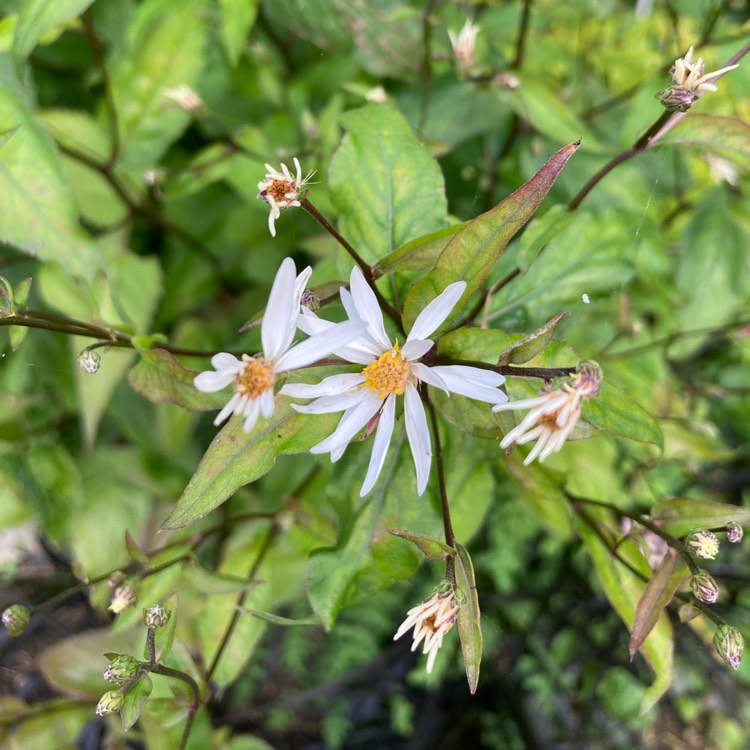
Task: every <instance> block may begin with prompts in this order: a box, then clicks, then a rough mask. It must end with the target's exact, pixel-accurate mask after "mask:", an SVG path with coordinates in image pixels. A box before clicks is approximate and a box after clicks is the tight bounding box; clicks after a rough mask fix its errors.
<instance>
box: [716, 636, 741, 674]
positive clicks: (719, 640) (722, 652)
mask: <svg viewBox="0 0 750 750" xmlns="http://www.w3.org/2000/svg"><path fill="white" fill-rule="evenodd" d="M714 646H715V648H716V651H717V653H718V654H719V656H720V657H721V658H722V659H724V661H725V662H726V663H727V664H728V665H729V666H730V667H731V668H732V669H737V667H739V666H740V662H741V661H742V652H743V651H744V650H745V639H744V638H743V637H742V633H740V631H739V630H737V628H733V627H732V626H731V625H719V627H718V628H716V631H715V632H714Z"/></svg>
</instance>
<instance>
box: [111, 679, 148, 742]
mask: <svg viewBox="0 0 750 750" xmlns="http://www.w3.org/2000/svg"><path fill="white" fill-rule="evenodd" d="M153 689H154V684H153V683H152V682H151V678H150V677H149V676H148V675H147V674H144V675H143V677H141V679H140V680H138V682H136V683H135V685H133V687H131V688H130V690H128V692H127V693H125V702H124V703H123V704H122V708H121V709H120V712H119V713H120V719H121V720H122V729H123V731H125V732H127V731H128V729H130V728H131V727H132V726H133V724H135V722H136V721H138V717H139V716H140V715H141V711H142V710H143V706H144V704H145V703H146V701H147V700H148V697H149V696H150V695H151V691H152V690H153Z"/></svg>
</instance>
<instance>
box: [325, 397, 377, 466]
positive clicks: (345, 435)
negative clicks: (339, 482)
mask: <svg viewBox="0 0 750 750" xmlns="http://www.w3.org/2000/svg"><path fill="white" fill-rule="evenodd" d="M379 408H380V401H378V399H377V396H372V397H371V398H365V399H363V400H362V401H360V402H359V403H358V404H357V405H356V406H353V407H352V408H351V409H347V411H346V412H345V413H344V416H343V417H341V420H340V421H339V424H338V427H336V429H335V430H334V431H333V433H332V434H331V435H329V436H328V437H327V438H326V439H325V440H323V441H321V442H320V443H318V444H317V445H314V446H313V447H312V448H310V453H328V452H329V451H332V450H334V449H336V448H339V447H341V446H342V445H346V444H347V443H349V442H350V441H351V439H352V438H353V437H354V436H355V435H356V434H357V433H358V432H359V431H360V430H361V429H362V428H363V427H364V426H365V425H366V424H367V423H368V422H369V421H370V420H371V419H372V418H373V417H374V416H375V414H377V411H378V409H379Z"/></svg>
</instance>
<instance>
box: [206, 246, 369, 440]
mask: <svg viewBox="0 0 750 750" xmlns="http://www.w3.org/2000/svg"><path fill="white" fill-rule="evenodd" d="M311 273H312V269H310V267H309V266H308V267H307V268H306V269H305V270H304V271H302V273H300V274H299V276H297V271H296V268H295V266H294V261H293V260H292V259H291V258H286V259H285V260H284V261H283V262H282V264H281V266H280V268H279V270H278V272H277V274H276V278H275V279H274V282H273V286H272V287H271V294H270V295H269V297H268V304H267V306H266V311H265V313H264V314H263V320H262V321H261V324H260V337H261V342H262V345H263V352H262V354H258V355H257V356H255V357H250V356H249V355H247V354H243V355H242V358H241V359H237V357H235V356H234V355H233V354H229V353H228V352H220V353H219V354H215V355H214V356H213V357H212V358H211V364H212V365H213V367H214V370H215V371H211V370H207V371H206V372H201V373H200V374H199V375H197V376H196V377H195V379H194V380H193V384H194V385H195V387H196V388H197V389H198V390H199V391H203V392H204V393H214V392H216V391H220V390H222V389H223V388H226V387H227V386H228V385H232V387H233V394H232V396H231V398H230V399H229V401H228V402H227V404H226V406H224V408H223V409H222V410H221V411H220V412H219V414H218V416H217V417H216V419H215V420H214V424H215V425H219V424H221V423H222V422H223V421H224V420H225V419H227V417H229V416H230V415H231V414H238V415H240V416H242V417H244V419H245V423H244V429H245V432H249V431H250V430H252V429H253V427H254V426H255V424H256V422H257V421H258V418H259V416H260V415H261V414H262V415H263V416H264V417H266V418H268V417H270V416H271V415H272V414H273V410H274V385H275V383H276V378H277V377H278V376H279V375H280V374H281V373H284V372H288V371H290V370H296V369H299V368H301V367H308V366H309V365H311V364H312V363H313V362H315V361H316V360H318V359H320V358H321V357H326V356H327V355H329V354H330V353H331V352H332V351H333V350H334V349H336V348H338V347H340V346H344V345H346V344H348V343H349V342H350V341H352V340H353V339H354V338H356V336H358V335H359V334H360V333H361V332H362V330H363V328H364V326H363V325H362V324H360V323H352V322H346V323H338V324H333V323H332V324H331V326H332V327H331V328H330V329H328V330H327V331H326V332H325V333H324V334H321V335H319V336H311V337H310V338H309V339H307V340H306V341H302V342H301V343H299V344H296V345H295V346H292V341H293V340H294V335H295V333H296V330H297V318H298V317H299V313H300V304H301V299H302V293H303V291H304V289H305V285H306V284H307V280H308V279H309V278H310V274H311Z"/></svg>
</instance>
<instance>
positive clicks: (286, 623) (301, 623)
mask: <svg viewBox="0 0 750 750" xmlns="http://www.w3.org/2000/svg"><path fill="white" fill-rule="evenodd" d="M237 609H239V611H240V612H244V613H245V614H248V615H252V616H253V617H257V618H259V619H261V620H265V621H266V622H270V623H271V625H281V626H283V627H290V628H294V627H311V626H312V627H320V626H321V622H320V618H319V617H318V616H317V615H310V617H303V618H302V619H300V620H290V619H289V618H288V617H280V616H279V615H273V614H271V613H270V612H259V611H258V610H256V609H248V608H247V607H237Z"/></svg>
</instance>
